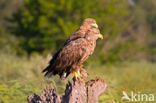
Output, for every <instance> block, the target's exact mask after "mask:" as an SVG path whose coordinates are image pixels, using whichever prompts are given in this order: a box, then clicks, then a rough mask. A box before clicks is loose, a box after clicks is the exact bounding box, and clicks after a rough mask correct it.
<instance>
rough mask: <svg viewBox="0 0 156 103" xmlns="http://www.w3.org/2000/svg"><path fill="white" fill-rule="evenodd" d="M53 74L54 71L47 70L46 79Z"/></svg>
mask: <svg viewBox="0 0 156 103" xmlns="http://www.w3.org/2000/svg"><path fill="white" fill-rule="evenodd" d="M52 75H53V72H48V71H47V72H46V74H45V75H44V77H45V78H46V79H48V78H50V77H51V76H52Z"/></svg>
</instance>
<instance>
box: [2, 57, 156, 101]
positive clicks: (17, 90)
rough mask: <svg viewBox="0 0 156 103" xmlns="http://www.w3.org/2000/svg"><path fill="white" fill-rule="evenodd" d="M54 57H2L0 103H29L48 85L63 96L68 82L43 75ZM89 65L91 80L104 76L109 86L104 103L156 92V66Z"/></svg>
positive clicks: (92, 63)
mask: <svg viewBox="0 0 156 103" xmlns="http://www.w3.org/2000/svg"><path fill="white" fill-rule="evenodd" d="M50 58H51V57H50V55H49V56H46V57H43V56H39V55H34V56H32V57H30V58H27V57H18V56H15V55H11V54H0V70H1V74H0V103H26V97H27V96H28V95H30V94H32V93H33V92H36V93H39V92H40V91H41V90H42V89H43V88H44V87H45V86H46V85H52V86H54V87H55V88H56V89H57V90H58V91H59V93H63V92H62V91H63V90H64V88H65V87H64V85H65V83H66V82H67V80H66V81H60V80H59V79H58V77H53V78H51V79H50V80H48V81H47V80H45V79H44V78H43V75H42V73H41V71H42V69H43V68H44V67H45V66H46V65H47V63H48V61H49V59H50ZM88 64H89V65H87V67H86V68H88V71H89V73H90V78H89V79H91V78H94V77H96V76H100V77H102V78H104V79H105V80H106V81H107V83H108V88H107V91H106V93H105V94H104V95H102V96H101V97H100V100H99V102H100V103H113V102H115V103H124V102H123V101H122V100H121V97H122V91H135V92H138V91H139V92H143V93H155V91H156V88H155V85H156V68H155V67H156V64H152V63H148V62H145V61H141V62H124V63H120V64H117V65H114V66H97V65H96V64H95V63H94V62H90V63H88ZM94 64H95V65H94ZM140 103H142V102H140Z"/></svg>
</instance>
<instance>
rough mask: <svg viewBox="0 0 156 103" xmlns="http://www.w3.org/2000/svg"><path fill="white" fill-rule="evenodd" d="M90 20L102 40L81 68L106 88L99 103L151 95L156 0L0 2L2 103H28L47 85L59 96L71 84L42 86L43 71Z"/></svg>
mask: <svg viewBox="0 0 156 103" xmlns="http://www.w3.org/2000/svg"><path fill="white" fill-rule="evenodd" d="M88 17H89V18H94V19H95V20H96V21H97V24H98V25H99V29H100V31H101V34H103V35H104V40H99V41H98V42H97V46H96V50H95V52H94V55H93V56H92V57H90V58H89V59H88V60H87V62H86V63H85V68H86V69H87V71H88V72H89V73H90V77H89V79H91V78H94V77H96V76H100V77H102V78H104V79H105V80H106V81H107V82H108V89H107V91H106V93H105V94H103V95H102V96H101V98H100V99H99V102H100V103H119V102H120V103H124V101H123V100H121V97H122V91H136V92H142V93H155V91H156V88H155V85H156V0H0V103H26V98H27V96H28V95H30V94H32V93H33V92H35V93H40V92H41V90H42V89H43V88H44V87H45V86H46V85H52V86H53V87H55V88H56V89H57V90H58V92H59V93H60V94H63V91H64V88H65V86H64V85H65V83H66V82H67V81H68V80H70V78H68V79H67V80H65V81H60V80H59V78H58V77H57V76H56V77H52V78H51V79H50V80H44V78H43V74H42V73H41V71H42V70H43V69H44V68H45V67H46V66H47V65H48V61H49V60H50V59H51V56H52V55H53V54H54V53H55V52H56V51H57V50H58V49H59V48H61V47H62V46H63V43H64V41H65V40H66V38H67V37H69V35H71V34H72V33H73V32H74V31H75V30H76V29H77V28H78V27H79V26H80V24H81V23H82V21H83V20H84V19H85V18H88ZM140 103H142V102H140Z"/></svg>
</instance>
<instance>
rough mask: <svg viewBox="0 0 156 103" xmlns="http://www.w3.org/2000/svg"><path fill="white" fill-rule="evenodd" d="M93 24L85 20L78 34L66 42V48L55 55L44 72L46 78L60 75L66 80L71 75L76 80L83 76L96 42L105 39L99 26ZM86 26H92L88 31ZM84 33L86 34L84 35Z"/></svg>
mask: <svg viewBox="0 0 156 103" xmlns="http://www.w3.org/2000/svg"><path fill="white" fill-rule="evenodd" d="M91 24H95V22H94V23H90V24H86V20H84V23H83V24H82V26H80V28H79V30H77V31H76V32H77V33H75V34H73V35H71V36H70V37H69V38H68V39H67V40H66V42H65V44H64V47H63V48H61V49H60V50H59V51H58V52H56V53H55V54H54V56H53V58H52V59H51V60H50V62H49V65H48V66H47V67H46V68H45V69H44V70H43V72H45V77H47V78H49V77H51V76H52V75H59V76H60V78H61V79H65V78H67V77H68V76H69V74H71V73H73V74H74V76H75V77H76V78H79V77H80V76H81V74H80V70H81V69H82V64H83V63H84V62H85V61H86V59H87V58H88V57H89V56H90V55H92V54H93V52H94V49H95V46H96V40H97V39H98V38H101V39H102V38H103V36H102V35H101V34H100V31H99V29H98V28H97V26H96V27H95V26H94V27H93V26H91ZM84 25H87V26H88V25H90V26H88V27H87V30H86V28H85V29H84V27H83V26H84ZM81 27H83V28H81ZM85 27H86V26H85ZM78 32H79V33H78ZM82 32H85V33H84V34H82ZM81 34H82V35H81Z"/></svg>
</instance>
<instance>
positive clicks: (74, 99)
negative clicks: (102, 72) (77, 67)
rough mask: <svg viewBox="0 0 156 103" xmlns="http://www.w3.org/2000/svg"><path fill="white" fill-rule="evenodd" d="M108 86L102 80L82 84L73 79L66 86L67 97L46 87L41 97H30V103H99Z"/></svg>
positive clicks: (34, 95)
mask: <svg viewBox="0 0 156 103" xmlns="http://www.w3.org/2000/svg"><path fill="white" fill-rule="evenodd" d="M106 87H107V84H106V83H105V81H104V80H102V79H101V78H96V79H95V80H90V81H88V82H86V83H85V82H82V81H78V80H75V79H73V80H72V81H71V82H69V83H68V84H67V85H66V90H65V95H63V96H60V95H59V94H57V93H56V90H55V89H53V88H50V87H46V88H45V89H44V90H43V91H42V93H41V94H40V95H36V94H33V95H31V96H28V98H27V100H28V103H98V97H99V96H100V95H101V94H102V93H103V92H104V91H105V89H106Z"/></svg>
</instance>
